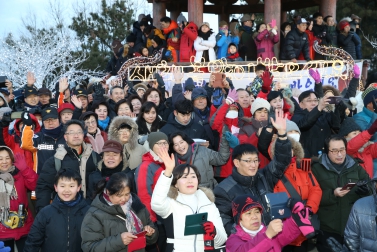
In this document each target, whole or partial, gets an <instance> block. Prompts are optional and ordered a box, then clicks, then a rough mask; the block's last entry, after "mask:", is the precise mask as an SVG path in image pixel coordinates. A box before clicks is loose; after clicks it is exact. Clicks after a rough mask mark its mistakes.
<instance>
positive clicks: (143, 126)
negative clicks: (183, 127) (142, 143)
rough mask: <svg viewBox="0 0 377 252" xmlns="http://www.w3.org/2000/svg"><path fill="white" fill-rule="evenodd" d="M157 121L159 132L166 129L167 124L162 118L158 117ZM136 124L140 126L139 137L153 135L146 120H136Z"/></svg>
mask: <svg viewBox="0 0 377 252" xmlns="http://www.w3.org/2000/svg"><path fill="white" fill-rule="evenodd" d="M156 120H157V121H158V125H157V131H159V130H160V129H161V128H162V127H164V125H165V124H166V122H165V121H163V120H162V119H161V117H160V116H157V117H156ZM136 124H137V126H138V130H139V136H143V135H149V134H150V133H151V132H150V131H149V129H148V127H147V124H146V122H145V120H140V121H139V120H136ZM152 132H155V131H152Z"/></svg>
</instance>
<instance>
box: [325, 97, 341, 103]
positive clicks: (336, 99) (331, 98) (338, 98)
mask: <svg viewBox="0 0 377 252" xmlns="http://www.w3.org/2000/svg"><path fill="white" fill-rule="evenodd" d="M327 99H328V100H329V104H335V105H337V104H339V103H340V102H341V101H342V97H341V96H330V97H328V98H327Z"/></svg>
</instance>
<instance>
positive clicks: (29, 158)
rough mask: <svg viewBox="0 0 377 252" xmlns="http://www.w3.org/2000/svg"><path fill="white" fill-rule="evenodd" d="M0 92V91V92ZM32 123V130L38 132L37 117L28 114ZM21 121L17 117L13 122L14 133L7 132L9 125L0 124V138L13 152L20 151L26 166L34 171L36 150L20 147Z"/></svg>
mask: <svg viewBox="0 0 377 252" xmlns="http://www.w3.org/2000/svg"><path fill="white" fill-rule="evenodd" d="M0 94H1V93H0ZM29 115H30V118H31V120H32V121H33V124H34V125H35V128H34V132H36V133H38V132H39V131H40V130H41V126H40V125H39V122H38V119H37V118H36V117H35V116H34V115H33V114H29ZM20 123H21V119H17V120H16V122H15V123H14V127H13V129H14V134H13V135H11V134H9V132H8V130H9V127H2V126H0V139H2V140H3V141H4V144H5V145H6V146H8V147H9V148H10V149H11V150H12V151H13V153H14V154H16V153H20V154H21V155H23V156H25V158H26V163H27V165H28V167H30V168H32V169H34V171H36V167H34V165H35V164H34V161H33V155H34V153H35V155H36V152H34V153H33V152H31V151H27V150H23V149H21V146H20V145H21V132H20V130H19V125H20Z"/></svg>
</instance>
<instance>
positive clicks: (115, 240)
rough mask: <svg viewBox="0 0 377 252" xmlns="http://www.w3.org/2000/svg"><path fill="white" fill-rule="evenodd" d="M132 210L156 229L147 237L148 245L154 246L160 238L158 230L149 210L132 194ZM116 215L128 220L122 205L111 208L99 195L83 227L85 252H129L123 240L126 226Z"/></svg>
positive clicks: (145, 222)
mask: <svg viewBox="0 0 377 252" xmlns="http://www.w3.org/2000/svg"><path fill="white" fill-rule="evenodd" d="M131 208H132V210H133V211H134V213H135V214H136V215H137V217H139V219H140V220H141V222H142V223H143V225H144V226H147V225H149V226H151V227H152V228H154V229H155V232H154V234H153V235H152V236H147V245H150V244H154V243H155V242H156V241H157V238H158V230H157V228H156V227H154V225H153V222H152V221H151V219H150V215H149V212H148V210H147V209H146V208H145V206H144V205H143V203H141V201H140V199H139V198H138V197H137V196H136V195H135V194H132V205H131ZM116 215H120V216H121V217H123V218H126V216H125V214H124V212H123V210H122V208H121V207H120V205H113V206H109V205H108V204H106V203H105V202H104V200H103V197H102V195H100V196H98V195H97V197H96V198H95V199H94V201H93V203H92V206H91V207H90V208H89V210H88V212H87V213H86V215H85V218H84V220H83V222H82V226H81V238H82V243H81V248H82V250H83V251H84V252H97V251H98V252H104V251H118V252H127V246H126V245H124V244H123V242H122V239H121V234H122V233H123V232H128V231H127V228H126V224H125V223H124V221H123V220H122V219H120V218H119V217H117V216H116ZM138 251H145V250H138Z"/></svg>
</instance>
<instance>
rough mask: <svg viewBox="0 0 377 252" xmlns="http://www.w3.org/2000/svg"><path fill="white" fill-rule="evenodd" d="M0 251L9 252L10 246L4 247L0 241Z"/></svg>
mask: <svg viewBox="0 0 377 252" xmlns="http://www.w3.org/2000/svg"><path fill="white" fill-rule="evenodd" d="M0 252H10V247H4V242H2V241H0Z"/></svg>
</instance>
